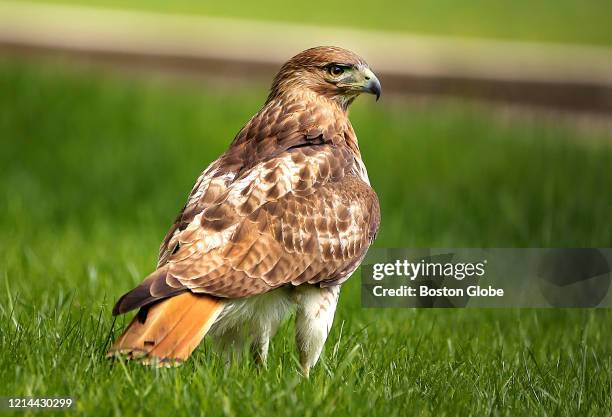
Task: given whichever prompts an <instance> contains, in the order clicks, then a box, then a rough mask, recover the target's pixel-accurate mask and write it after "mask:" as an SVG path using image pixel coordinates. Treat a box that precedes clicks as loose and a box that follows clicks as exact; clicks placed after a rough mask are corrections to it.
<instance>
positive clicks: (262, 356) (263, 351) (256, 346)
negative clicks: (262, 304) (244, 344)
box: [251, 323, 272, 368]
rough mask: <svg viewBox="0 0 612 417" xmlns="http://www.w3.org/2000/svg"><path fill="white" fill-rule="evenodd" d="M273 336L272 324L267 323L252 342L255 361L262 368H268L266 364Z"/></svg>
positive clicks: (254, 336)
mask: <svg viewBox="0 0 612 417" xmlns="http://www.w3.org/2000/svg"><path fill="white" fill-rule="evenodd" d="M271 336H272V326H271V323H266V324H265V325H264V326H261V328H260V329H259V331H258V332H257V334H255V335H253V341H252V342H251V352H252V354H253V360H254V361H255V363H256V364H257V365H258V366H260V367H262V368H265V367H266V362H267V360H268V348H269V347H270V337H271Z"/></svg>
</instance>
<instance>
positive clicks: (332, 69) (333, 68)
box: [327, 65, 344, 77]
mask: <svg viewBox="0 0 612 417" xmlns="http://www.w3.org/2000/svg"><path fill="white" fill-rule="evenodd" d="M327 72H328V73H329V75H331V76H333V77H338V76H340V75H342V73H343V72H344V68H342V67H341V66H340V65H330V66H329V67H327Z"/></svg>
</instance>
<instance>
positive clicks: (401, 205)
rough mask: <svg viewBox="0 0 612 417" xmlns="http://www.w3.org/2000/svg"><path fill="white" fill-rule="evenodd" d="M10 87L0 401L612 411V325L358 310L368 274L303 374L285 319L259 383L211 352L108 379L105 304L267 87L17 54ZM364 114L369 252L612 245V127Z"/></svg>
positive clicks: (1, 205) (356, 114)
mask: <svg viewBox="0 0 612 417" xmlns="http://www.w3.org/2000/svg"><path fill="white" fill-rule="evenodd" d="M383 83H384V80H383ZM0 92H2V93H1V94H0V167H1V169H2V175H0V284H1V286H0V288H1V289H0V352H1V353H0V387H1V388H0V395H17V396H24V395H35V396H53V395H63V396H73V397H76V398H77V401H78V404H77V413H75V412H74V411H69V412H67V414H69V415H73V414H77V415H100V416H103V415H117V416H118V415H152V414H156V415H188V416H198V415H206V416H216V415H227V416H244V415H258V416H270V415H283V416H328V415H338V416H348V415H350V416H385V417H386V416H403V415H414V416H436V417H438V416H461V415H492V416H518V415H539V416H544V415H548V416H605V415H609V410H610V408H611V407H612V402H611V397H612V396H611V389H610V388H611V384H612V382H611V379H610V375H611V374H612V363H611V339H610V327H611V324H612V316H611V314H610V312H609V311H608V310H552V309H551V310H476V309H474V310H375V309H362V308H361V306H360V297H359V278H358V277H357V276H356V277H354V278H353V279H352V280H350V281H349V282H348V283H347V285H346V286H345V288H344V290H343V294H342V296H341V302H340V306H339V309H338V312H337V315H336V322H335V326H334V328H333V330H332V332H331V335H330V339H329V341H328V343H327V348H326V353H325V356H324V358H323V360H322V361H321V362H320V364H319V365H318V366H317V367H316V368H315V369H314V371H313V374H312V375H311V378H310V379H309V380H304V379H302V378H300V377H299V376H298V374H297V371H296V369H297V367H296V357H295V353H294V347H293V337H292V323H291V322H290V321H289V322H288V323H287V324H286V325H285V326H284V327H283V328H282V329H281V331H280V334H279V335H277V337H276V338H275V339H274V341H273V346H272V351H271V358H270V363H269V367H268V369H267V370H263V371H257V370H256V369H254V368H253V366H252V365H251V364H250V363H249V362H244V361H242V362H236V363H234V364H232V365H231V366H226V365H225V364H224V363H223V361H222V360H221V359H220V358H219V357H218V356H217V355H216V354H215V353H214V352H211V350H210V349H209V346H208V345H205V346H204V347H203V348H200V349H198V350H197V351H196V353H195V354H194V356H193V358H192V359H191V360H190V361H189V362H188V363H186V364H185V365H184V366H183V367H180V368H177V369H169V370H168V369H162V370H156V369H150V368H144V367H140V366H138V365H135V364H125V365H124V364H122V363H118V364H115V365H112V364H111V363H109V362H107V361H106V360H104V358H103V354H104V352H105V350H106V348H107V346H108V341H109V340H108V335H109V331H110V330H111V324H112V319H111V315H110V309H111V306H112V303H113V301H114V300H115V299H116V298H117V297H118V296H119V295H120V294H122V293H123V292H124V291H126V290H127V289H129V288H131V287H132V286H133V285H134V284H136V283H137V282H139V281H140V280H141V279H142V277H143V276H145V275H146V274H147V272H149V271H151V269H152V268H153V265H154V263H155V257H156V251H157V246H158V243H159V241H160V239H161V237H162V236H163V234H164V232H165V230H166V228H167V227H168V225H169V224H170V222H171V221H172V219H173V218H174V215H175V214H176V212H177V210H178V209H179V207H180V206H181V205H182V204H183V202H184V199H185V197H186V194H187V193H188V191H189V189H190V187H191V185H192V182H193V181H194V179H195V177H196V176H197V175H198V174H199V172H200V170H201V169H202V168H204V167H205V166H206V165H207V164H208V163H209V162H210V161H211V160H212V159H213V158H215V157H216V156H217V155H218V154H219V153H220V152H222V151H223V149H224V148H225V147H226V146H227V145H228V143H229V141H230V140H231V138H232V136H233V134H234V133H235V132H236V131H237V130H238V129H239V128H240V127H241V126H242V124H243V123H244V122H245V121H246V120H248V118H249V117H250V116H251V115H252V114H253V113H254V112H255V111H256V110H257V109H258V107H259V106H260V104H261V102H262V100H263V99H264V97H265V88H264V87H262V86H252V87H245V88H242V89H236V88H233V87H232V86H231V85H217V86H211V85H206V84H203V85H202V84H193V83H188V82H184V83H178V82H176V83H175V82H167V81H163V82H162V81H158V80H137V79H135V78H132V79H124V78H120V77H118V76H116V75H112V74H107V73H97V72H88V71H85V72H82V71H74V70H67V69H66V68H65V67H63V66H61V65H56V64H55V63H50V62H42V63H38V64H36V65H35V64H27V63H20V62H13V61H8V60H6V59H5V60H1V61H0ZM352 120H353V121H354V125H355V128H356V130H357V132H358V135H359V137H360V138H361V148H362V152H363V154H364V156H365V160H366V163H367V164H368V167H369V172H370V177H371V180H372V183H373V185H374V187H375V188H376V190H377V191H378V194H379V196H380V199H381V205H382V229H381V232H380V236H379V239H378V241H377V242H376V245H377V246H380V247H391V246H398V247H401V246H407V247H410V246H433V247H435V246H443V247H444V246H445V247H470V246H493V247H503V246H518V247H530V246H531V247H539V246H560V247H562V246H605V247H609V246H611V245H612V236H611V235H610V230H611V219H610V209H611V208H612V190H611V189H610V184H611V183H612V170H611V169H610V167H611V166H612V146H611V145H610V142H608V140H609V139H610V137H609V135H608V137H606V135H607V134H605V133H588V131H586V130H581V131H578V130H575V129H572V128H569V127H567V126H565V127H564V126H563V124H562V123H553V122H546V121H540V122H538V121H537V119H525V120H518V121H517V120H514V122H513V121H512V120H513V119H509V120H504V119H502V118H500V117H497V116H495V114H493V113H491V112H488V111H483V109H482V108H480V107H474V106H469V105H466V104H462V103H457V102H446V103H444V102H436V103H432V104H428V105H422V106H421V105H419V106H417V105H414V104H410V103H408V102H403V101H394V100H388V99H387V100H385V97H383V100H382V101H381V102H380V103H378V104H374V103H373V101H372V100H368V98H363V99H361V100H359V101H358V102H357V103H356V104H355V106H354V110H353V113H352ZM125 320H126V318H121V319H119V320H118V322H117V323H116V324H115V326H114V328H113V330H112V333H113V335H117V333H118V331H119V329H120V328H121V327H122V326H123V325H124V324H125ZM606 410H608V411H606Z"/></svg>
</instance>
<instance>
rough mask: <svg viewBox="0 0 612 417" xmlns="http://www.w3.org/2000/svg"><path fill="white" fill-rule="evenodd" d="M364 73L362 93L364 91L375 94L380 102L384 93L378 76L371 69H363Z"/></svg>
mask: <svg viewBox="0 0 612 417" xmlns="http://www.w3.org/2000/svg"><path fill="white" fill-rule="evenodd" d="M362 73H363V78H364V82H363V85H362V87H361V91H363V92H364V93H370V94H374V95H375V96H376V101H378V99H379V98H380V93H381V91H382V90H381V87H380V81H378V78H376V75H374V73H373V72H372V71H371V70H370V69H369V68H363V69H362Z"/></svg>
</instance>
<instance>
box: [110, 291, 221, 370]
mask: <svg viewBox="0 0 612 417" xmlns="http://www.w3.org/2000/svg"><path fill="white" fill-rule="evenodd" d="M222 307H223V301H221V300H219V299H218V298H215V297H211V296H208V295H195V294H192V293H190V292H184V293H181V294H179V295H176V296H174V297H170V298H167V299H165V300H162V301H159V302H157V303H156V304H153V305H152V306H151V307H150V308H149V310H148V312H146V313H147V314H146V318H145V319H144V322H142V321H141V320H142V316H143V315H141V314H140V313H139V314H137V315H136V317H134V319H133V320H132V322H131V323H130V325H129V326H128V327H127V329H126V330H125V331H124V332H123V334H122V335H121V336H120V337H119V338H118V339H117V340H116V341H115V343H114V344H113V346H112V347H111V348H110V350H109V352H108V354H107V356H108V357H114V356H124V357H126V358H127V359H139V360H140V361H141V362H142V363H144V364H153V365H155V364H157V365H162V366H168V365H175V364H177V363H180V362H182V361H184V360H185V359H187V358H188V357H189V355H190V354H191V352H193V350H194V349H195V348H196V347H197V346H198V344H199V343H200V342H201V341H202V339H203V338H204V336H205V335H206V332H208V330H209V329H210V326H212V324H213V323H214V321H215V319H216V318H217V316H218V315H219V313H220V312H221V309H222Z"/></svg>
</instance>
